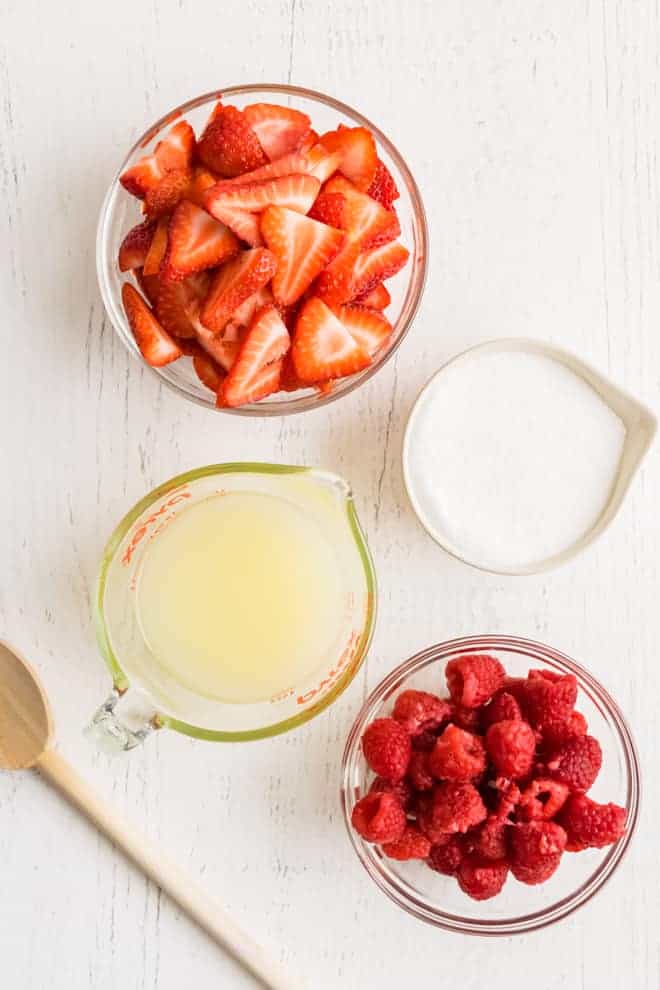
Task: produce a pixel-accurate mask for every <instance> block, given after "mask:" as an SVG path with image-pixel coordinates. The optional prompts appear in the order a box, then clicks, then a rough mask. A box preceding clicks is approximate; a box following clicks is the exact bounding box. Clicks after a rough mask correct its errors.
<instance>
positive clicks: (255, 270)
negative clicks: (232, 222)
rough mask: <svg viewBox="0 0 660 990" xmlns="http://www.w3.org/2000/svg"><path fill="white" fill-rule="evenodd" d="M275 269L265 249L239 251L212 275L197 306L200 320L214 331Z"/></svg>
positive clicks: (223, 325)
mask: <svg viewBox="0 0 660 990" xmlns="http://www.w3.org/2000/svg"><path fill="white" fill-rule="evenodd" d="M276 269H277V261H276V259H275V255H274V254H271V252H270V251H268V250H266V248H252V250H250V251H241V252H240V254H238V255H237V256H236V257H235V258H232V259H231V261H227V262H226V263H225V264H224V265H223V266H222V267H221V268H220V269H219V270H218V271H217V273H216V274H215V276H214V278H213V282H212V283H211V288H210V290H209V293H208V295H207V297H206V299H205V301H204V305H203V306H202V309H201V313H200V316H201V321H202V323H203V324H204V326H205V327H207V328H208V329H209V330H212V331H214V332H215V333H218V332H219V331H221V330H222V329H223V328H224V327H225V325H226V324H227V323H228V322H229V320H230V318H231V316H232V313H233V312H234V310H235V309H237V307H238V306H240V305H241V303H243V302H245V300H246V299H247V298H248V297H249V296H251V295H252V294H253V293H255V292H256V291H257V289H260V288H261V287H262V286H264V285H266V283H267V282H269V281H270V280H271V278H272V277H273V275H274V274H275V271H276Z"/></svg>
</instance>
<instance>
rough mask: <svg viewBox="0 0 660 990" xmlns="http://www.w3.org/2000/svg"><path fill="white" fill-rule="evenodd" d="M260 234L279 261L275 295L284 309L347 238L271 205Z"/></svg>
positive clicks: (296, 214)
mask: <svg viewBox="0 0 660 990" xmlns="http://www.w3.org/2000/svg"><path fill="white" fill-rule="evenodd" d="M261 232H262V234H263V237H264V240H265V242H266V244H267V245H268V247H269V248H270V250H271V251H272V252H273V254H274V255H275V257H276V258H277V271H276V272H275V275H274V277H273V295H274V296H275V299H276V301H277V302H278V303H281V304H282V305H284V306H289V305H291V303H294V302H295V301H296V299H298V298H299V297H300V296H301V295H302V294H303V292H304V291H305V290H306V289H307V288H308V287H309V286H310V285H311V283H312V282H313V280H314V279H315V278H316V276H317V275H318V274H319V272H320V271H322V270H323V268H325V266H326V265H327V264H328V262H329V261H331V260H332V258H333V257H334V256H335V255H336V253H337V251H338V250H339V248H340V246H341V244H342V241H343V239H344V235H343V234H342V232H341V231H340V230H335V228H334V227H328V226H326V225H325V224H323V223H319V222H318V221H316V220H310V218H309V217H304V216H302V215H301V214H300V213H295V212H294V211H293V210H286V209H283V208H282V207H280V206H269V207H268V209H267V210H266V211H265V213H264V214H263V216H262V218H261Z"/></svg>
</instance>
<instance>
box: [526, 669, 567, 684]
mask: <svg viewBox="0 0 660 990" xmlns="http://www.w3.org/2000/svg"><path fill="white" fill-rule="evenodd" d="M562 677H563V674H560V673H558V671H556V670H548V669H547V668H544V669H543V670H530V671H529V672H528V674H527V678H528V680H530V681H538V680H544V681H550V683H551V684H556V683H557V681H560V680H561V679H562Z"/></svg>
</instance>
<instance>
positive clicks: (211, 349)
mask: <svg viewBox="0 0 660 990" xmlns="http://www.w3.org/2000/svg"><path fill="white" fill-rule="evenodd" d="M192 319H193V323H194V326H195V334H196V337H197V342H198V343H199V344H200V346H201V347H202V348H203V349H204V351H205V352H206V354H208V355H209V356H210V357H212V358H213V360H214V361H215V362H216V364H217V365H218V366H219V367H220V368H222V370H223V371H225V372H227V371H230V370H231V368H232V367H233V365H234V362H235V361H236V358H237V357H238V352H239V350H240V347H241V338H242V334H243V333H244V332H245V331H244V329H243V328H241V327H237V326H236V324H234V323H228V324H227V326H226V327H225V329H224V331H223V332H222V333H213V331H212V330H209V329H208V328H207V327H205V326H204V324H203V323H202V322H201V320H200V319H199V318H198V316H195V315H194V313H193V316H192Z"/></svg>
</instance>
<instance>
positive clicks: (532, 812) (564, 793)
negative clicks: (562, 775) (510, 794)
mask: <svg viewBox="0 0 660 990" xmlns="http://www.w3.org/2000/svg"><path fill="white" fill-rule="evenodd" d="M568 794H569V790H568V787H567V785H566V784H562V783H561V781H559V780H551V779H550V778H549V777H537V779H536V780H533V781H532V782H531V784H530V785H529V786H528V787H526V788H525V790H524V791H523V792H522V794H521V795H520V806H519V812H520V817H521V818H522V819H523V820H524V821H531V820H532V819H537V818H542V819H549V818H554V817H555V815H556V814H557V812H558V811H559V809H560V808H561V807H562V805H563V804H564V802H565V801H566V798H567V797H568Z"/></svg>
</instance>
